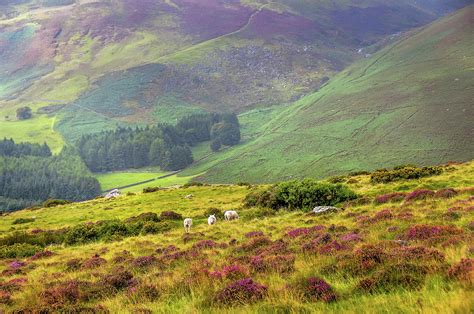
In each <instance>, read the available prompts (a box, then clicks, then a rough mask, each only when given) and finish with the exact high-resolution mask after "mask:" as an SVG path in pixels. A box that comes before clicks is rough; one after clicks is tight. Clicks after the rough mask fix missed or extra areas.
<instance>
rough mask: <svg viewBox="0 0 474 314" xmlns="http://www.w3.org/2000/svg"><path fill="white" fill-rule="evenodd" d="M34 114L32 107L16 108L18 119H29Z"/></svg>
mask: <svg viewBox="0 0 474 314" xmlns="http://www.w3.org/2000/svg"><path fill="white" fill-rule="evenodd" d="M32 116H33V114H32V113H31V108H30V107H21V108H18V109H17V110H16V117H17V118H18V120H27V119H31V117H32Z"/></svg>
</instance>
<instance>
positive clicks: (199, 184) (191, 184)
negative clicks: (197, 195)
mask: <svg viewBox="0 0 474 314" xmlns="http://www.w3.org/2000/svg"><path fill="white" fill-rule="evenodd" d="M192 186H204V183H202V182H196V181H191V182H188V183H185V184H183V188H189V187H192Z"/></svg>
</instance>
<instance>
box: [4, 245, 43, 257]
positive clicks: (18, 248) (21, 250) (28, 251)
mask: <svg viewBox="0 0 474 314" xmlns="http://www.w3.org/2000/svg"><path fill="white" fill-rule="evenodd" d="M42 250H43V248H41V247H40V246H38V245H32V244H28V243H15V244H13V245H3V246H0V258H22V257H30V256H33V255H35V254H36V253H37V252H40V251H42Z"/></svg>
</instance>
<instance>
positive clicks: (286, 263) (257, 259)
mask: <svg viewBox="0 0 474 314" xmlns="http://www.w3.org/2000/svg"><path fill="white" fill-rule="evenodd" d="M250 266H251V269H252V271H254V272H257V273H264V272H277V273H290V272H293V271H294V270H295V256H294V255H293V254H285V255H283V254H282V255H270V256H268V255H255V256H252V257H251V258H250Z"/></svg>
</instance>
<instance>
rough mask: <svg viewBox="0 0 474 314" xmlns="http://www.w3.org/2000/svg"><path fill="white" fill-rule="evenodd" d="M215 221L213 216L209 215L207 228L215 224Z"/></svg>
mask: <svg viewBox="0 0 474 314" xmlns="http://www.w3.org/2000/svg"><path fill="white" fill-rule="evenodd" d="M216 221H217V218H216V216H215V215H211V216H209V218H207V223H208V224H209V226H211V225H213V224H215V223H216Z"/></svg>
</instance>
